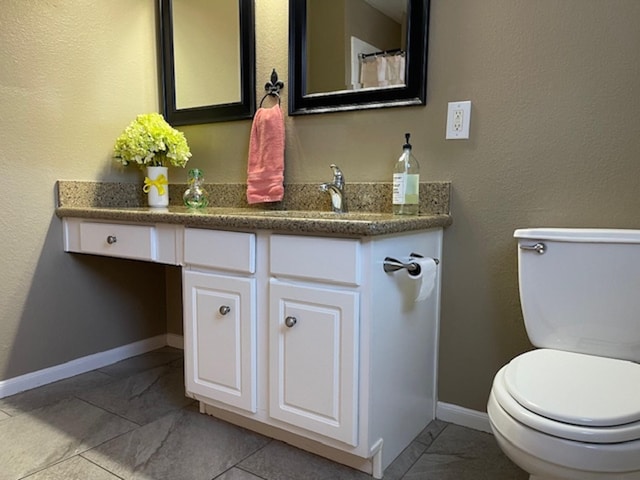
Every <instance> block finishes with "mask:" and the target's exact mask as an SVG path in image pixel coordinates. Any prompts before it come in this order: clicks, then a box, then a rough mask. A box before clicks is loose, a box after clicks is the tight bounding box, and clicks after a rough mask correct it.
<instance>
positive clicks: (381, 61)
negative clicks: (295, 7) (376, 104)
mask: <svg viewBox="0 0 640 480" xmlns="http://www.w3.org/2000/svg"><path fill="white" fill-rule="evenodd" d="M306 22H307V38H306V58H307V64H306V78H307V85H306V93H307V94H314V93H326V92H336V91H343V90H359V89H363V88H387V87H394V86H404V85H405V57H406V43H407V42H406V31H407V0H340V1H335V0H333V1H327V0H307V15H306Z"/></svg>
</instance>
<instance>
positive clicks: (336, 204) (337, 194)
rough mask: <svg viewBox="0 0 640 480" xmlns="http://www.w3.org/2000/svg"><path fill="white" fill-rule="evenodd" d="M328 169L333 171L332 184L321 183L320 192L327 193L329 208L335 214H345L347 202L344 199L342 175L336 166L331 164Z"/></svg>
mask: <svg viewBox="0 0 640 480" xmlns="http://www.w3.org/2000/svg"><path fill="white" fill-rule="evenodd" d="M329 167H331V170H333V182H331V183H321V184H320V191H321V192H329V195H331V206H332V207H333V211H334V212H335V213H345V212H346V211H347V202H346V201H345V198H344V175H343V174H342V171H341V170H340V168H339V167H338V166H337V165H335V164H333V163H332V164H331V165H329Z"/></svg>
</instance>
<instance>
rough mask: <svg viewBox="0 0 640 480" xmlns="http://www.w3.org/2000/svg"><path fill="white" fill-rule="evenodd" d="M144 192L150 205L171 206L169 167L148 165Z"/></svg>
mask: <svg viewBox="0 0 640 480" xmlns="http://www.w3.org/2000/svg"><path fill="white" fill-rule="evenodd" d="M143 190H144V192H145V193H146V194H147V202H148V205H149V206H150V207H153V208H158V207H160V208H163V207H167V206H169V169H168V168H167V167H147V176H146V177H145V179H144V187H143Z"/></svg>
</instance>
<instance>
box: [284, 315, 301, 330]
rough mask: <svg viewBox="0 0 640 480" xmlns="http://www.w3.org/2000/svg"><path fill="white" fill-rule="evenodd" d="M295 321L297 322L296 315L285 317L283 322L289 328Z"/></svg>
mask: <svg viewBox="0 0 640 480" xmlns="http://www.w3.org/2000/svg"><path fill="white" fill-rule="evenodd" d="M296 323H298V319H297V318H296V317H287V318H285V319H284V324H285V325H286V326H287V327H289V328H291V327H293V326H294V325H295V324H296Z"/></svg>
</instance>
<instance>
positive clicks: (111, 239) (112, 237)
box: [107, 235, 118, 245]
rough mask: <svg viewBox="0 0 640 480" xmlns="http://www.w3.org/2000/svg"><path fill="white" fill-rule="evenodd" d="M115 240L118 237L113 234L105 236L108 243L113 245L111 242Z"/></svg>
mask: <svg viewBox="0 0 640 480" xmlns="http://www.w3.org/2000/svg"><path fill="white" fill-rule="evenodd" d="M117 241H118V239H117V238H116V236H115V235H109V236H108V237H107V243H108V244H109V245H113V244H114V243H116V242H117Z"/></svg>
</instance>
